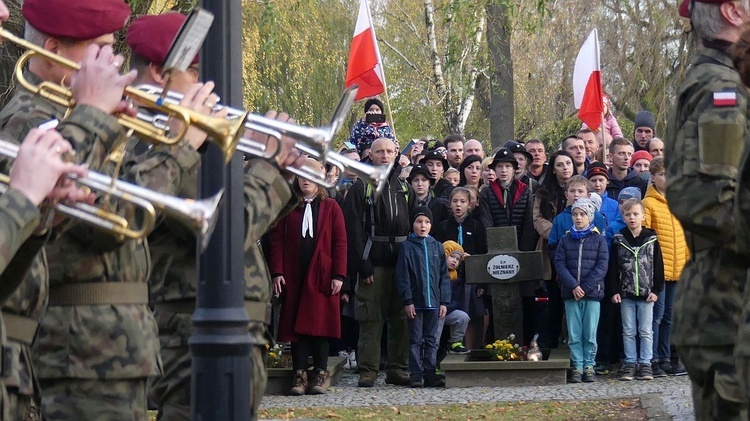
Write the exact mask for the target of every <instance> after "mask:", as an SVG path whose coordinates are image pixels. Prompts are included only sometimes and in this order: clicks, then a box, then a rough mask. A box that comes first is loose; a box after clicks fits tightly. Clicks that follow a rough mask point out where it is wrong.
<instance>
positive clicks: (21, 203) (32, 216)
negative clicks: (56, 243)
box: [0, 189, 39, 420]
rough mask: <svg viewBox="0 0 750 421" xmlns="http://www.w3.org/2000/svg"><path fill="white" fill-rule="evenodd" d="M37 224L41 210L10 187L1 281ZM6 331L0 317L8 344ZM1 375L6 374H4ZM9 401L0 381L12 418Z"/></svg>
mask: <svg viewBox="0 0 750 421" xmlns="http://www.w3.org/2000/svg"><path fill="white" fill-rule="evenodd" d="M38 225H39V209H38V208H37V207H36V206H34V204H33V203H31V202H30V201H29V199H28V198H26V196H24V195H23V194H22V193H21V192H19V191H18V190H15V189H8V190H7V191H6V192H5V193H4V194H3V195H2V196H0V238H2V239H3V241H2V242H0V282H2V281H5V280H6V277H5V276H4V274H5V270H6V269H7V268H11V270H12V269H13V266H14V263H16V260H17V259H15V255H16V252H18V251H20V250H21V249H22V248H23V246H24V245H25V244H26V243H27V240H28V239H29V237H31V235H32V234H33V232H34V230H35V229H36V227H37V226H38ZM4 298H7V296H6V297H4ZM3 301H4V299H3ZM5 334H6V331H5V326H4V323H3V321H2V319H1V318H0V341H2V344H7V339H6V337H5ZM0 352H2V354H3V357H4V356H5V353H6V352H8V349H7V347H6V346H3V347H2V348H0ZM2 377H5V373H3V376H2ZM3 380H4V379H3ZM10 404H11V403H10V399H9V398H8V394H7V392H6V389H5V385H4V382H3V383H2V384H0V408H2V412H0V419H3V420H7V419H10V414H11V412H10V410H11V408H10V406H11V405H10ZM13 406H14V412H13V413H14V414H15V413H17V412H16V411H15V407H16V406H17V405H16V404H14V405H13Z"/></svg>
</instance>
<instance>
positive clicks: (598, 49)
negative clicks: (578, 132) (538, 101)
mask: <svg viewBox="0 0 750 421" xmlns="http://www.w3.org/2000/svg"><path fill="white" fill-rule="evenodd" d="M594 34H595V35H594V37H595V38H596V48H595V49H594V51H595V54H596V67H597V68H598V69H599V77H600V78H601V79H602V80H601V81H600V82H601V85H602V95H604V76H603V75H602V62H601V46H600V45H599V30H597V29H596V28H594ZM601 101H602V108H604V98H603V97H602V98H601ZM605 129H606V126H605V125H604V113H602V123H601V132H602V145H604V151H602V160H603V161H604V162H606V161H607V146H608V145H607V136H604V130H605ZM604 162H602V164H603V163H604Z"/></svg>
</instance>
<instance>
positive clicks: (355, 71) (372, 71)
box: [345, 0, 385, 100]
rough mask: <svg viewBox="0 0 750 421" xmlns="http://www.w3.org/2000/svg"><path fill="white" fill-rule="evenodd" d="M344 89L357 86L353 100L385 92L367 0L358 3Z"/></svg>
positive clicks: (381, 64) (380, 62)
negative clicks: (357, 13) (357, 89)
mask: <svg viewBox="0 0 750 421" xmlns="http://www.w3.org/2000/svg"><path fill="white" fill-rule="evenodd" d="M345 85H346V87H347V88H348V87H350V86H352V85H358V86H359V91H357V97H356V98H355V100H360V99H362V98H367V97H370V96H375V95H379V94H381V93H383V92H385V78H384V77H383V61H382V60H381V59H380V50H379V49H378V43H377V40H376V38H375V28H374V27H373V25H372V17H371V16H370V5H369V4H368V3H367V0H361V1H360V3H359V15H358V16H357V26H356V27H355V28H354V38H353V39H352V47H351V50H350V51H349V65H348V67H347V68H346V83H345Z"/></svg>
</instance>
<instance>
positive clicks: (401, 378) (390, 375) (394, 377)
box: [385, 370, 411, 386]
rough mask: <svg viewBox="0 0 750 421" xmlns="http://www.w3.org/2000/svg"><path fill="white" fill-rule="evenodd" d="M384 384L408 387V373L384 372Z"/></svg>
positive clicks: (409, 379)
mask: <svg viewBox="0 0 750 421" xmlns="http://www.w3.org/2000/svg"><path fill="white" fill-rule="evenodd" d="M385 383H386V384H394V385H396V386H409V384H411V378H410V377H409V373H407V372H406V371H403V370H388V371H386V372H385Z"/></svg>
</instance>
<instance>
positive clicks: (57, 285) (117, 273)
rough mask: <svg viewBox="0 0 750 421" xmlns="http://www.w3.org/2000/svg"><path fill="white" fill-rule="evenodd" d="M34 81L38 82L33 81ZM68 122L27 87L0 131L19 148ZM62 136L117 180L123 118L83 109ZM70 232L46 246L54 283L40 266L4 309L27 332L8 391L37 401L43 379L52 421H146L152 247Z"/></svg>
mask: <svg viewBox="0 0 750 421" xmlns="http://www.w3.org/2000/svg"><path fill="white" fill-rule="evenodd" d="M27 76H28V77H29V78H30V80H32V81H33V82H39V79H38V78H37V77H36V76H35V75H33V74H31V73H29V72H27ZM64 115H65V110H64V109H63V108H62V107H60V106H57V105H54V104H51V103H50V102H48V101H45V100H43V99H41V98H38V97H35V96H33V95H32V94H31V93H29V92H28V91H26V90H24V89H23V88H19V89H18V91H17V92H16V94H15V95H14V97H13V98H12V99H11V101H10V102H9V104H8V105H7V106H6V108H5V109H3V111H2V112H1V113H0V126H1V127H3V129H4V130H5V132H6V133H8V134H10V136H11V137H12V138H17V139H21V138H23V136H25V134H26V133H27V132H28V131H29V130H30V129H31V128H33V127H37V126H38V125H39V124H41V123H43V122H45V121H48V120H50V119H52V118H57V119H59V120H63V117H64ZM58 130H59V131H60V132H61V134H62V135H63V137H64V138H66V139H67V140H68V141H70V142H71V144H72V145H73V149H74V150H75V151H76V160H77V161H78V162H81V163H87V164H88V165H89V167H90V168H91V169H93V170H96V171H99V172H102V173H105V174H111V172H112V170H113V166H112V164H111V163H106V164H102V163H103V162H104V158H105V157H106V155H107V153H108V151H109V150H110V149H111V148H112V146H113V145H114V143H115V142H116V141H117V140H118V139H121V138H122V136H123V135H124V132H123V130H122V127H121V126H120V125H119V124H118V123H117V119H116V118H114V117H112V116H110V115H108V114H106V113H104V112H102V111H101V110H98V109H96V108H93V107H88V106H76V107H75V108H74V109H73V111H72V112H71V114H70V115H69V116H68V117H67V118H66V119H65V120H63V121H62V123H61V124H60V125H59V126H58ZM125 208H126V209H129V207H125ZM129 216H132V215H129ZM65 228H66V231H64V232H56V233H54V234H53V239H52V240H51V241H50V242H49V243H48V244H47V245H46V246H45V252H46V259H47V260H46V261H47V263H48V265H49V280H47V279H46V278H45V277H44V276H45V275H46V273H47V271H46V270H44V263H43V262H42V263H41V264H40V265H39V266H36V267H37V268H40V269H39V270H32V271H31V272H30V273H29V275H28V276H27V277H26V279H25V280H24V285H22V287H21V288H20V289H19V290H18V291H17V294H16V295H14V297H13V298H12V299H11V300H10V301H9V302H7V303H6V305H5V306H3V312H4V315H5V316H6V317H7V315H15V316H17V319H18V320H20V322H19V323H20V324H19V326H21V328H20V329H17V330H19V332H18V335H15V336H17V338H16V339H17V340H16V341H15V342H16V344H15V345H16V347H17V350H18V351H17V355H18V356H17V357H16V358H14V359H13V361H15V364H14V366H13V367H12V368H13V370H14V372H15V373H16V374H15V375H13V376H11V377H10V378H7V377H6V380H5V381H6V385H8V381H9V379H11V380H15V381H16V382H17V383H18V393H19V394H23V395H24V396H31V395H29V394H27V393H33V391H34V386H33V381H34V378H35V377H38V378H39V380H40V383H41V386H42V387H41V389H42V392H41V406H42V413H43V414H44V417H45V418H47V419H76V420H79V419H105V418H106V419H128V420H130V419H134V418H135V419H146V412H145V410H146V381H147V379H148V378H149V377H152V376H155V375H158V374H160V372H161V366H160V361H159V353H158V341H157V332H156V322H155V320H154V319H153V316H152V314H151V311H150V310H149V308H148V305H147V304H148V287H147V284H146V281H147V279H148V274H149V268H150V255H149V252H148V248H147V245H146V243H145V242H141V241H124V242H120V241H117V240H116V239H115V238H114V237H113V236H111V235H108V234H105V233H102V232H100V231H98V230H96V229H94V228H92V227H90V226H88V225H85V224H81V223H75V222H71V223H69V224H66V225H65ZM44 258H45V255H43V254H40V256H39V257H38V259H42V260H43V259H44ZM47 287H48V288H47ZM47 300H49V308H48V309H47V310H46V313H44V310H45V307H46V306H47ZM42 314H44V317H43V318H42V321H41V323H40V324H39V325H38V332H37V336H36V341H35V342H34V364H33V368H32V364H30V358H29V357H28V355H29V353H28V344H27V342H28V341H27V339H28V333H29V330H31V328H28V327H25V326H35V325H36V323H37V322H38V320H39V318H40V317H41V316H42ZM24 335H25V339H24ZM8 336H9V338H10V337H11V335H8ZM31 338H33V335H31ZM10 342H11V344H13V341H10ZM11 348H13V346H11ZM34 371H36V373H34ZM34 374H36V376H35V375H34ZM8 390H9V392H13V391H14V389H12V388H11V387H10V386H9V387H8ZM113 396H116V397H118V399H112V397H113Z"/></svg>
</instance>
